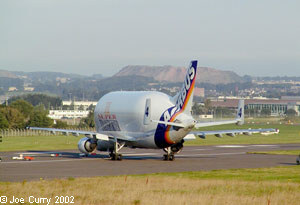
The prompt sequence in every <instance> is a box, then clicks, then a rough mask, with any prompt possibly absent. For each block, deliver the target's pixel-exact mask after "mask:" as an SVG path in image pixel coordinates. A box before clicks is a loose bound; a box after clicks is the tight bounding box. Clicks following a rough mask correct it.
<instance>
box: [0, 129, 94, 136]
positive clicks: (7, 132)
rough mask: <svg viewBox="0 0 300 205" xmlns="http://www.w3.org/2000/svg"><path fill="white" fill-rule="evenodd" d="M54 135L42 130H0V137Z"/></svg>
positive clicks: (58, 133)
mask: <svg viewBox="0 0 300 205" xmlns="http://www.w3.org/2000/svg"><path fill="white" fill-rule="evenodd" d="M72 130H78V131H91V132H93V131H95V129H93V128H82V129H80V128H78V129H72ZM53 134H54V133H51V132H48V131H42V130H29V129H2V130H0V136H2V137H22V136H24V137H25V136H50V135H53ZM62 134H64V133H62V132H55V135H62Z"/></svg>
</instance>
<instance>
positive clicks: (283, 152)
mask: <svg viewBox="0 0 300 205" xmlns="http://www.w3.org/2000/svg"><path fill="white" fill-rule="evenodd" d="M248 153H249V154H279V155H300V150H272V151H257V152H248Z"/></svg>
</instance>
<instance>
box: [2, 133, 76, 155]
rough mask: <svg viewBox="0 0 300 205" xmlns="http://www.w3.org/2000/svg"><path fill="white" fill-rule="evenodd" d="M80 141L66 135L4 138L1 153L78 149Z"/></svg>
mask: <svg viewBox="0 0 300 205" xmlns="http://www.w3.org/2000/svg"><path fill="white" fill-rule="evenodd" d="M79 139H80V137H74V136H64V135H63V136H56V135H50V136H24V137H3V138H2V142H0V152H4V151H23V150H64V149H77V143H78V141H79Z"/></svg>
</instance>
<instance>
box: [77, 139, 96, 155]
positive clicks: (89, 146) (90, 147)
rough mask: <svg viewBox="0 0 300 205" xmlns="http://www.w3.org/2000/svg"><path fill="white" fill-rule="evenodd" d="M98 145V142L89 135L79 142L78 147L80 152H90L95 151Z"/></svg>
mask: <svg viewBox="0 0 300 205" xmlns="http://www.w3.org/2000/svg"><path fill="white" fill-rule="evenodd" d="M96 147H97V142H96V141H93V140H92V139H90V138H88V137H84V138H82V139H80V140H79V142H78V149H79V151H80V152H82V153H85V154H88V153H91V152H92V151H94V150H95V149H96Z"/></svg>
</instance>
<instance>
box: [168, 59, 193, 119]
mask: <svg viewBox="0 0 300 205" xmlns="http://www.w3.org/2000/svg"><path fill="white" fill-rule="evenodd" d="M196 73H197V61H191V64H190V66H189V68H188V69H187V72H186V75H185V78H184V83H183V86H182V88H181V90H180V91H179V92H178V93H177V94H176V95H175V97H174V101H175V102H176V107H177V109H178V110H182V112H183V113H186V114H189V115H190V114H191V110H192V103H193V97H194V87H195V81H196Z"/></svg>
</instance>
